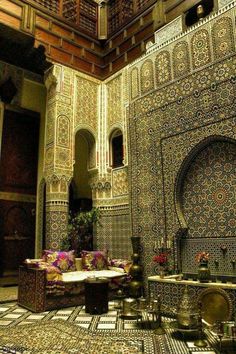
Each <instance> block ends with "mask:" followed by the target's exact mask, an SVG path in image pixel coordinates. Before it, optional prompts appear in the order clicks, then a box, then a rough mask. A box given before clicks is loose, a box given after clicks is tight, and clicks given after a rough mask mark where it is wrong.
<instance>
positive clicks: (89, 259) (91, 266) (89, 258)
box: [18, 250, 132, 312]
mask: <svg viewBox="0 0 236 354" xmlns="http://www.w3.org/2000/svg"><path fill="white" fill-rule="evenodd" d="M131 264H132V263H131V261H129V260H121V259H109V258H108V257H107V254H106V252H104V251H82V252H81V258H75V256H74V251H68V252H65V251H50V250H46V251H44V252H43V258H42V259H30V260H25V262H24V263H23V264H22V265H21V266H20V267H19V286H18V304H19V305H20V306H23V307H25V308H27V309H29V310H31V311H33V312H44V311H47V310H52V309H57V308H62V307H69V306H77V305H82V304H84V303H85V298H84V280H85V279H86V278H88V277H99V278H104V277H105V278H109V279H110V282H109V299H112V298H114V295H115V294H116V292H117V290H118V289H119V288H121V287H122V288H124V289H125V288H127V284H128V281H129V275H128V271H129V268H130V266H131Z"/></svg>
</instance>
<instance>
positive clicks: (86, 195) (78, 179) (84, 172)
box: [69, 129, 96, 253]
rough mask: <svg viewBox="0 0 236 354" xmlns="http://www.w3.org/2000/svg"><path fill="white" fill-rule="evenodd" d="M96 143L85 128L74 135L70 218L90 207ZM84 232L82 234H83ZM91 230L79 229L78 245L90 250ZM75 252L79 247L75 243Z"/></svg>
mask: <svg viewBox="0 0 236 354" xmlns="http://www.w3.org/2000/svg"><path fill="white" fill-rule="evenodd" d="M95 147H96V144H95V139H94V136H93V135H92V134H91V133H90V132H89V131H88V130H85V129H82V130H79V131H78V132H77V133H76V136H75V153H74V159H75V163H74V171H73V178H72V181H71V184H70V189H69V211H70V218H69V220H71V217H73V216H75V215H76V214H78V213H86V212H89V211H90V210H91V209H92V206H93V202H92V190H91V187H90V185H89V182H90V171H91V170H92V169H94V168H95V167H96V148H95ZM83 233H84V234H83ZM92 235H93V230H92V229H91V230H90V229H89V230H88V229H87V228H84V229H82V227H81V230H80V237H81V239H82V240H83V241H81V243H80V246H81V247H82V248H83V249H87V250H92V248H93V239H92ZM75 247H76V248H77V253H78V251H80V247H78V244H76V243H75Z"/></svg>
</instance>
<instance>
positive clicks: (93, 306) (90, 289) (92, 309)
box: [84, 278, 109, 315]
mask: <svg viewBox="0 0 236 354" xmlns="http://www.w3.org/2000/svg"><path fill="white" fill-rule="evenodd" d="M108 283H109V280H108V279H107V278H87V279H85V281H84V285H85V312H87V313H89V314H91V315H96V314H98V315H100V314H102V313H106V312H107V311H108Z"/></svg>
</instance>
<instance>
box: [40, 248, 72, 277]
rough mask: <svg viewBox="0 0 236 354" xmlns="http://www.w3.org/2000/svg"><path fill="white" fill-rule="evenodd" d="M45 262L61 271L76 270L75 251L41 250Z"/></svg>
mask: <svg viewBox="0 0 236 354" xmlns="http://www.w3.org/2000/svg"><path fill="white" fill-rule="evenodd" d="M43 259H44V260H45V262H47V263H49V264H51V265H52V266H55V267H57V268H58V269H59V270H60V271H61V272H70V271H74V270H76V266H75V251H74V250H73V251H68V252H66V251H51V250H45V251H44V252H43Z"/></svg>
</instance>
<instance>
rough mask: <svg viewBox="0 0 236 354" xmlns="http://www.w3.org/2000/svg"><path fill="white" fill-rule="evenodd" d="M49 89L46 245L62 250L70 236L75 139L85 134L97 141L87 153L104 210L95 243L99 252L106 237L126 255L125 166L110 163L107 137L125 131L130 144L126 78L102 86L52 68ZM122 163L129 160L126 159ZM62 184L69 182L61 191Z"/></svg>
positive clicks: (96, 198) (96, 202)
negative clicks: (118, 166)
mask: <svg viewBox="0 0 236 354" xmlns="http://www.w3.org/2000/svg"><path fill="white" fill-rule="evenodd" d="M46 85H47V86H48V104H47V127H46V148H45V177H46V181H47V182H46V183H47V242H48V245H50V247H51V248H60V242H61V240H62V239H63V238H64V237H65V236H66V224H67V217H68V206H69V205H68V187H69V184H70V181H71V178H72V177H73V161H74V158H75V157H74V156H75V152H74V150H73V149H74V143H75V136H76V133H77V132H78V131H80V130H83V131H85V132H86V131H87V132H89V134H91V135H92V136H93V139H94V143H93V144H92V145H93V146H92V147H91V149H90V150H91V151H89V160H90V161H89V165H88V169H89V176H90V178H89V184H90V186H91V189H92V198H93V205H94V206H97V207H100V208H101V209H102V224H103V228H99V229H98V230H97V232H96V237H95V240H94V241H95V245H96V247H98V248H101V247H102V245H103V237H104V235H105V234H106V244H107V247H108V248H109V249H110V253H113V255H114V256H121V250H123V252H124V253H125V255H126V254H127V246H126V244H125V243H124V242H123V238H124V237H126V238H127V239H129V236H130V222H129V205H128V203H129V201H128V179H127V166H124V167H123V168H120V169H118V170H112V168H111V167H110V165H109V164H110V161H109V154H110V151H109V148H110V147H109V137H110V134H111V132H112V131H113V129H116V128H119V129H121V130H122V132H123V134H124V145H126V135H127V134H126V126H125V115H124V107H123V96H124V92H123V91H124V90H123V89H122V86H123V75H122V73H119V74H118V75H115V76H114V77H112V78H110V79H109V80H107V81H106V82H104V83H102V82H100V81H99V80H96V79H94V78H91V77H89V76H87V75H84V74H82V73H78V72H76V71H74V70H72V69H68V68H65V67H63V66H61V65H54V68H53V71H52V72H51V73H49V74H48V76H47V77H46ZM124 151H125V154H126V151H127V149H126V148H124ZM124 160H125V161H127V157H125V158H124ZM62 181H65V183H66V186H64V187H65V188H64V190H63V191H62V189H61V187H62V184H61V183H62ZM121 210H122V212H121ZM107 213H108V214H107ZM108 215H109V216H108ZM112 218H114V220H116V219H117V218H118V219H119V220H118V224H117V223H116V222H113V221H112V224H111V219H112ZM108 219H109V220H108ZM127 220H128V221H127ZM111 225H112V228H111ZM117 225H119V227H118V226H117ZM108 230H109V232H108ZM58 235H60V236H58ZM114 240H115V241H114ZM115 244H119V245H120V247H118V248H117V251H115V249H114V245H115Z"/></svg>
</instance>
